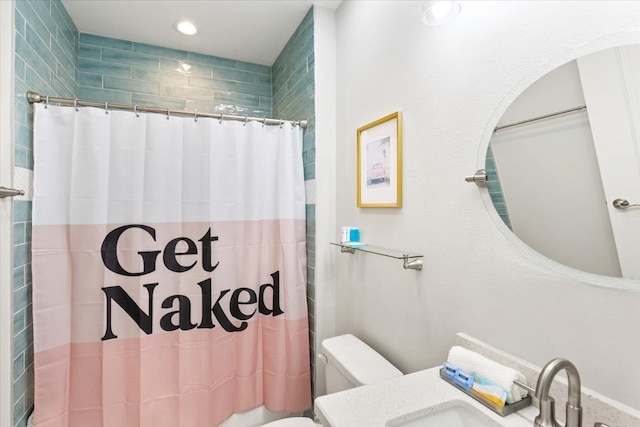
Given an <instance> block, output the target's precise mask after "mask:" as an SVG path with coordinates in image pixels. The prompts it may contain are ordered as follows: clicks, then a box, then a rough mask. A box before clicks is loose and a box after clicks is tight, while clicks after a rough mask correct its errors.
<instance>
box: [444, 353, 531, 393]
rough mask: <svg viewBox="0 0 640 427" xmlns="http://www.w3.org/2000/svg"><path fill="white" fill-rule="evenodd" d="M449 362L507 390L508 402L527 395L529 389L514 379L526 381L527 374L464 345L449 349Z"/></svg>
mask: <svg viewBox="0 0 640 427" xmlns="http://www.w3.org/2000/svg"><path fill="white" fill-rule="evenodd" d="M447 363H450V364H451V365H453V366H456V367H458V368H460V369H462V370H463V371H464V372H466V373H468V374H478V375H482V376H483V377H485V378H487V379H488V380H489V381H491V382H492V383H494V384H495V385H497V386H498V387H500V388H502V389H503V390H505V391H506V392H507V403H515V402H519V401H520V400H522V398H523V397H525V396H526V395H527V391H526V390H523V389H521V388H520V387H518V386H516V385H515V384H513V380H518V381H521V382H523V383H526V378H525V376H524V375H523V374H522V373H521V372H519V371H517V370H515V369H513V368H509V367H508V366H504V365H501V364H500V363H497V362H494V361H493V360H491V359H487V358H486V357H484V356H483V355H481V354H478V353H476V352H473V351H471V350H467V349H466V348H464V347H459V346H453V347H451V350H449V357H448V358H447Z"/></svg>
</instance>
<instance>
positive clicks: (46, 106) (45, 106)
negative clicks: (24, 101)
mask: <svg viewBox="0 0 640 427" xmlns="http://www.w3.org/2000/svg"><path fill="white" fill-rule="evenodd" d="M44 108H45V110H46V109H47V108H49V97H48V96H47V97H46V98H45V101H44Z"/></svg>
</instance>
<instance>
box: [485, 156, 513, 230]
mask: <svg viewBox="0 0 640 427" xmlns="http://www.w3.org/2000/svg"><path fill="white" fill-rule="evenodd" d="M485 170H486V171H487V189H488V190H489V195H490V196H491V201H492V202H493V206H494V207H495V208H496V211H497V212H498V215H500V218H501V219H502V221H503V222H504V223H505V224H506V226H507V227H509V228H511V221H510V220H509V211H508V210H507V204H506V203H505V201H504V194H503V192H502V186H501V185H500V176H499V175H498V170H497V169H496V161H495V158H494V157H493V151H492V150H491V146H489V148H488V149H487V158H486V160H485Z"/></svg>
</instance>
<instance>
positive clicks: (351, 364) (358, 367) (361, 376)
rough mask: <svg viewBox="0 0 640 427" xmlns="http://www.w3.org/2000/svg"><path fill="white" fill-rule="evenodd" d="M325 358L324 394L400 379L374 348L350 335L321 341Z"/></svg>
mask: <svg viewBox="0 0 640 427" xmlns="http://www.w3.org/2000/svg"><path fill="white" fill-rule="evenodd" d="M322 352H323V354H324V355H325V357H326V358H327V366H326V369H325V376H326V381H327V393H336V392H338V391H342V390H347V389H349V388H353V387H359V386H361V385H366V384H373V383H376V382H379V381H383V380H386V379H389V378H394V377H399V376H402V372H400V370H399V369H398V368H396V367H395V366H393V365H392V364H391V363H390V362H389V361H388V360H387V359H385V358H384V357H382V356H381V355H380V354H379V353H377V352H376V351H375V350H374V349H372V348H371V347H369V346H368V345H367V344H365V343H364V342H362V341H360V340H359V339H358V338H356V337H354V336H353V335H351V334H346V335H340V336H337V337H333V338H327V339H326V340H324V341H322Z"/></svg>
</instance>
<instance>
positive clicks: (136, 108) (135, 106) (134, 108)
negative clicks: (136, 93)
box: [133, 105, 140, 117]
mask: <svg viewBox="0 0 640 427" xmlns="http://www.w3.org/2000/svg"><path fill="white" fill-rule="evenodd" d="M133 112H134V113H136V117H140V113H138V106H137V105H134V106H133Z"/></svg>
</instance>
